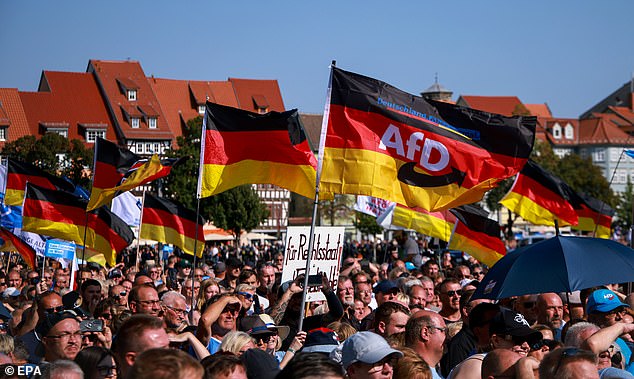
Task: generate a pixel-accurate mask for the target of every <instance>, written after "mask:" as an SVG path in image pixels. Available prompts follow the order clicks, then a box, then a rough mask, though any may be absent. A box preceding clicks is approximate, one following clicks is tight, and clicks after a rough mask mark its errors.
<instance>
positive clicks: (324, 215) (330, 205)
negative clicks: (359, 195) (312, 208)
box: [318, 195, 355, 226]
mask: <svg viewBox="0 0 634 379" xmlns="http://www.w3.org/2000/svg"><path fill="white" fill-rule="evenodd" d="M354 201H355V200H354V196H350V195H335V198H334V199H333V200H324V201H320V202H319V206H318V207H319V208H318V210H319V213H320V218H319V219H320V220H321V219H324V220H327V221H328V222H329V225H330V226H334V225H335V220H343V219H348V218H350V217H351V216H352V212H353V211H352V204H353V203H354Z"/></svg>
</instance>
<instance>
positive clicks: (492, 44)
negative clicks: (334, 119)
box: [0, 0, 634, 117]
mask: <svg viewBox="0 0 634 379" xmlns="http://www.w3.org/2000/svg"><path fill="white" fill-rule="evenodd" d="M632 14H634V1H631V0H613V1H605V2H603V1H567V0H565V1H542V0H535V1H507V0H504V1H473V0H470V1H422V0H418V1H410V2H405V1H381V2H379V1H341V0H340V1H329V0H320V1H301V0H300V1H286V2H283V1H267V2H262V1H257V2H256V1H196V2H194V1H185V0H183V1H147V0H132V1H128V0H126V1H121V0H110V1H101V2H92V1H76V0H63V1H50V0H46V1H45V0H0V87H17V88H19V89H20V90H22V91H34V90H36V87H37V84H38V81H39V79H40V74H41V72H42V70H55V71H75V72H85V70H86V66H87V64H88V60H89V59H91V58H94V59H104V60H106V59H110V60H125V59H128V58H130V59H132V60H138V61H140V62H141V65H142V67H143V69H144V71H145V73H146V74H147V75H148V76H149V75H155V76H157V77H161V78H171V79H194V80H226V79H227V78H228V77H237V78H257V79H277V80H278V81H279V84H280V88H281V90H282V96H283V98H284V102H285V105H286V107H287V108H289V109H290V108H299V110H300V111H301V112H307V113H320V112H322V111H323V107H324V101H325V94H326V86H327V82H328V75H329V71H328V65H329V64H330V61H331V60H333V59H335V60H337V65H338V66H339V67H341V68H343V69H346V70H349V71H354V72H358V73H361V74H364V75H367V76H372V77H375V78H377V79H381V80H383V81H386V82H388V83H390V84H392V85H395V86H397V87H399V88H401V89H403V90H405V91H408V92H412V93H416V94H418V93H419V92H421V91H422V90H424V89H426V88H427V87H429V86H430V85H431V84H433V82H434V75H435V73H438V75H439V82H440V83H441V84H443V85H444V86H445V87H447V88H449V89H450V90H452V91H454V99H457V96H458V95H491V96H493V95H516V96H518V97H519V98H520V99H521V100H522V101H523V102H524V103H543V102H547V103H548V105H549V106H550V108H551V110H552V111H553V113H554V115H555V116H557V117H578V116H579V115H580V114H581V113H583V112H584V111H585V110H587V109H588V108H589V107H591V106H592V105H594V104H596V103H597V102H598V101H599V100H601V99H602V98H604V97H605V96H607V95H608V94H610V93H611V92H612V91H614V90H615V89H617V88H618V87H620V86H621V85H623V84H624V83H625V82H627V81H628V80H629V78H630V77H631V75H632V72H633V71H634V27H633V26H632V22H631V16H632Z"/></svg>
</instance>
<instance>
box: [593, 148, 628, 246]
mask: <svg viewBox="0 0 634 379" xmlns="http://www.w3.org/2000/svg"><path fill="white" fill-rule="evenodd" d="M630 137H631V136H630V135H628V137H627V140H626V141H625V144H627V142H628V141H629V140H630ZM624 152H625V149H623V150H621V155H619V160H618V161H616V166H614V170H612V177H611V178H610V182H609V183H608V188H610V187H611V186H612V181H613V180H614V177H615V176H616V170H617V169H618V168H619V164H620V163H621V159H622V158H623V153H624ZM604 203H605V202H603V201H602V202H601V207H600V208H599V214H598V215H597V219H596V220H595V223H594V230H593V231H592V237H594V236H596V234H597V229H598V228H599V222H600V221H601V214H602V213H603V204H604ZM611 231H612V227H611V225H610V232H611Z"/></svg>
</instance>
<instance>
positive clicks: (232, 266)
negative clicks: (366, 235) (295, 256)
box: [0, 234, 634, 379]
mask: <svg viewBox="0 0 634 379" xmlns="http://www.w3.org/2000/svg"><path fill="white" fill-rule="evenodd" d="M427 242H428V241H427V240H426V239H424V238H422V239H420V240H419V241H416V240H414V239H412V238H410V237H408V236H407V235H406V234H397V235H396V236H395V239H394V240H393V241H388V242H383V243H381V245H380V246H379V248H377V247H376V246H372V245H371V244H369V243H367V242H363V243H353V244H348V245H347V247H346V249H345V254H344V256H343V257H342V262H341V267H340V272H339V277H338V278H337V280H336V286H333V285H332V282H331V281H330V280H329V279H328V278H327V277H325V276H323V277H322V281H321V285H320V286H318V288H319V290H320V291H321V292H322V293H323V295H324V298H325V300H324V301H321V302H311V303H308V304H306V305H305V307H304V309H303V311H304V312H302V306H303V305H304V304H303V302H302V295H303V287H302V286H303V284H304V278H303V277H302V276H299V277H297V278H296V279H294V280H292V281H288V282H284V283H281V280H280V278H281V273H282V270H283V268H284V267H283V258H284V254H283V248H282V247H281V246H280V245H271V246H260V247H249V248H245V249H241V250H240V251H235V250H232V249H230V248H227V247H226V246H219V247H208V248H207V249H206V255H205V258H204V259H202V260H197V261H196V265H195V267H194V266H193V265H192V263H193V262H192V260H191V257H188V256H185V255H183V254H170V255H169V256H167V257H165V258H166V259H163V258H164V257H162V256H159V255H161V254H159V252H157V251H156V250H154V249H153V248H151V247H145V248H144V249H143V252H142V254H140V259H139V262H136V261H135V260H134V259H131V257H132V256H133V254H132V255H128V254H124V255H122V262H121V263H119V264H117V266H115V267H112V268H105V267H101V266H99V265H97V264H94V263H89V264H87V265H84V266H82V267H81V268H80V270H79V271H78V272H77V273H76V277H75V278H73V279H74V280H71V278H70V275H71V272H70V271H69V269H66V268H63V267H62V266H60V265H59V263H58V262H55V261H52V260H48V261H47V263H48V264H47V265H46V267H44V268H43V269H30V268H28V267H26V266H25V265H23V264H20V263H19V262H11V263H9V264H5V265H4V267H2V269H1V270H0V294H2V305H1V306H0V377H9V378H12V377H16V378H18V377H24V376H21V375H24V372H29V373H30V374H31V375H30V376H31V377H45V378H70V379H72V378H89V379H97V378H124V379H127V378H141V379H143V378H152V379H161V378H170V379H177V378H183V379H185V378H214V379H216V378H217V379H220V378H226V379H228V378H233V379H238V378H270V379H273V378H282V379H285V378H317V377H319V378H351V379H357V378H415V379H427V378H451V379H470V378H478V379H479V378H543V379H546V378H634V376H632V374H631V372H634V364H632V362H633V361H634V357H633V354H632V351H633V350H634V338H633V336H634V312H632V306H633V305H634V295H626V294H625V291H624V289H623V288H622V287H621V286H619V285H618V284H606V286H603V287H597V288H589V289H586V290H582V291H580V292H575V293H572V294H565V293H564V294H561V293H541V294H530V295H522V296H517V297H512V298H506V299H500V300H497V301H493V300H487V299H472V295H473V293H474V291H475V289H476V288H477V286H478V285H479V283H480V281H482V279H483V278H484V276H485V275H486V270H487V268H486V267H485V266H483V265H481V264H479V263H478V262H477V261H476V260H474V259H473V258H471V259H465V260H462V261H457V260H456V259H455V258H456V257H454V256H452V255H451V254H449V253H444V254H435V253H434V252H433V251H432V250H429V249H428V246H426V243H427ZM377 252H378V253H377ZM377 257H378V258H377ZM535 280H539V278H535ZM71 282H74V283H77V285H75V286H73V287H74V288H71ZM302 313H304V318H303V319H302V320H301V323H300V314H302ZM300 324H301V329H300ZM26 367H28V368H29V369H28V370H25V369H24V368H26ZM20 368H22V370H19V369H20Z"/></svg>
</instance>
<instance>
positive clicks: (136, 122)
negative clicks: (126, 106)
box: [130, 117, 141, 129]
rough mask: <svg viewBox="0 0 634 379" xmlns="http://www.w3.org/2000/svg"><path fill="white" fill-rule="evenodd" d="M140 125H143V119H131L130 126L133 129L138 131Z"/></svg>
mask: <svg viewBox="0 0 634 379" xmlns="http://www.w3.org/2000/svg"><path fill="white" fill-rule="evenodd" d="M140 123H141V119H140V118H138V117H132V118H131V119H130V126H132V128H133V129H138V128H139V125H140Z"/></svg>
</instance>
